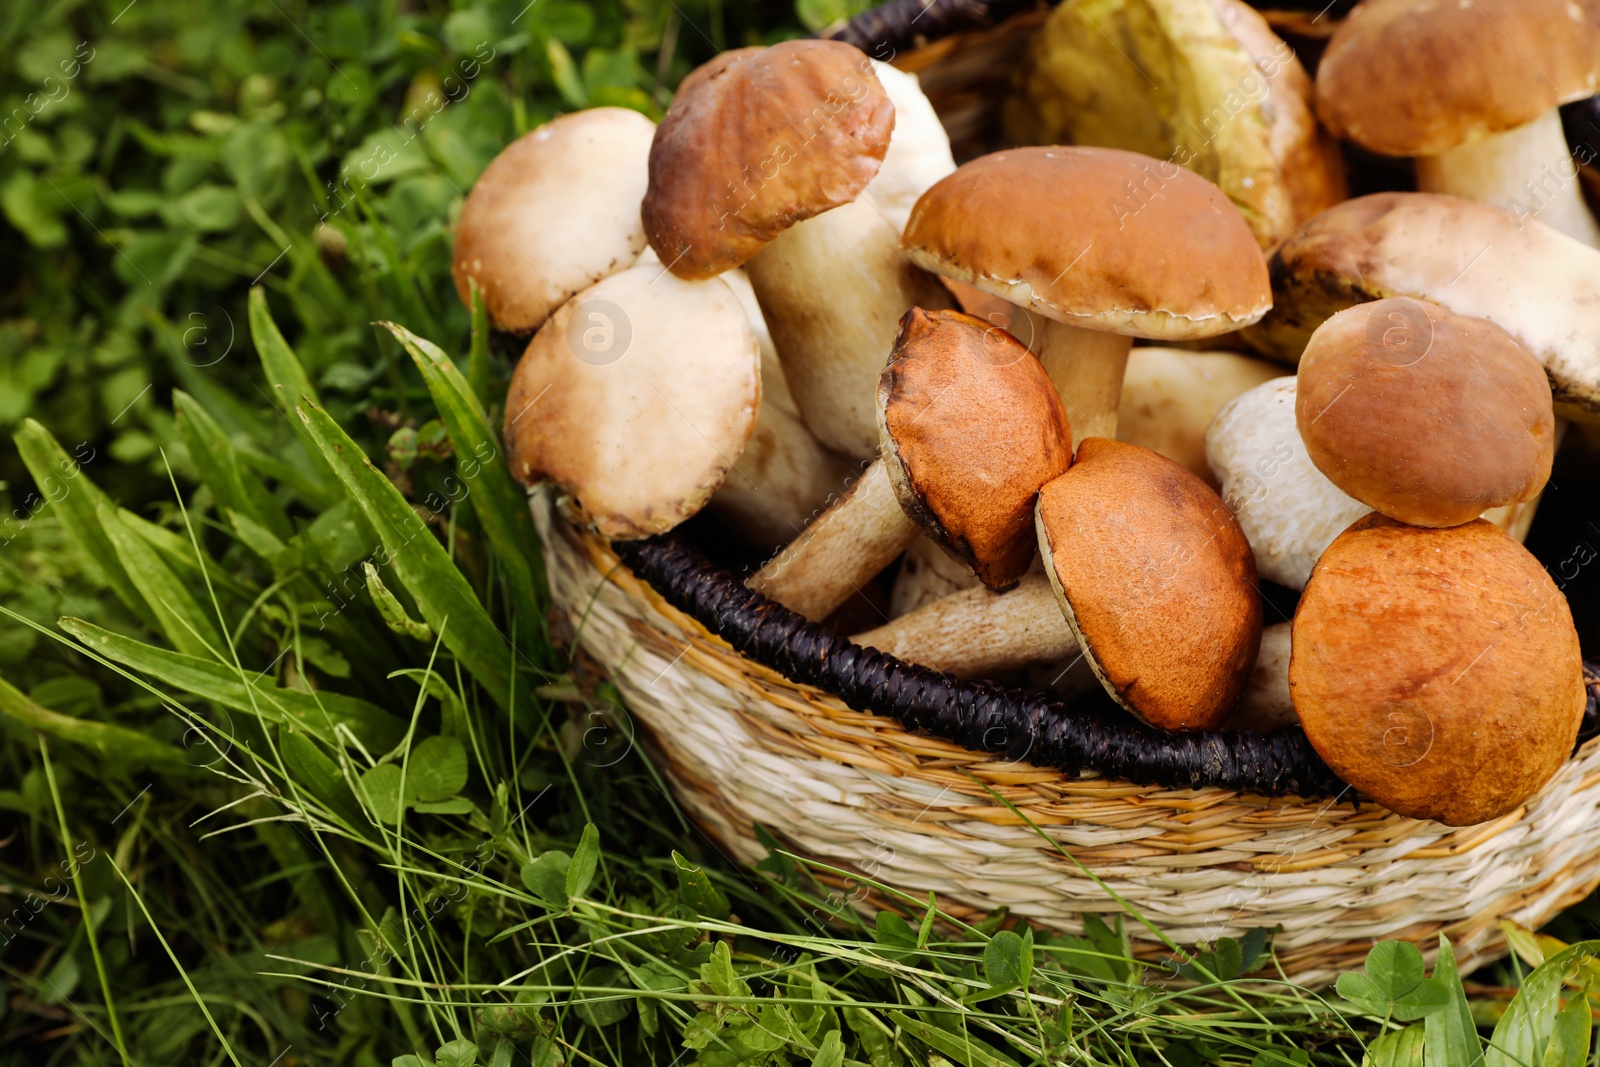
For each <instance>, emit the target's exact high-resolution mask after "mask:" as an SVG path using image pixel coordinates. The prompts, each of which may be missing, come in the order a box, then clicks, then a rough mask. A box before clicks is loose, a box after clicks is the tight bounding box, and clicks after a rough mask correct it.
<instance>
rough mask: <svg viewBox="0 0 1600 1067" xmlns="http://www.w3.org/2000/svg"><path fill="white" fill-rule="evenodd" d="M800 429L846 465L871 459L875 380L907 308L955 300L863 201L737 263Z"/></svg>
mask: <svg viewBox="0 0 1600 1067" xmlns="http://www.w3.org/2000/svg"><path fill="white" fill-rule="evenodd" d="M745 269H746V270H747V271H748V272H749V274H750V284H751V285H752V286H753V287H754V289H755V293H756V298H757V299H758V300H759V301H760V303H761V311H762V313H763V314H764V315H765V317H766V321H767V327H768V329H770V330H771V331H772V340H773V343H774V344H775V345H776V346H777V349H778V357H779V359H781V360H782V362H783V370H784V374H785V375H786V376H787V378H788V380H789V389H790V391H791V392H793V394H794V399H795V403H796V404H797V405H799V408H800V414H801V416H802V417H803V418H804V419H805V422H806V425H807V426H808V427H810V429H811V432H812V433H813V434H815V435H816V437H817V439H818V440H819V441H821V442H822V443H823V444H824V445H825V446H827V447H828V448H831V449H833V450H834V451H835V452H838V453H840V454H841V455H844V456H848V457H850V458H853V459H870V458H872V457H874V456H876V455H877V454H878V422H877V406H876V405H877V389H878V375H879V374H880V373H881V372H882V370H883V365H884V362H885V361H886V360H887V359H888V358H889V353H890V351H891V350H892V349H893V348H894V338H895V331H896V329H897V328H898V326H899V323H900V316H902V315H904V314H905V313H906V311H907V309H909V308H912V307H920V308H925V309H929V310H932V309H936V308H948V307H952V306H954V301H953V300H952V299H951V298H950V295H949V293H948V291H947V290H945V288H944V287H943V286H942V285H940V284H939V282H938V280H937V279H936V278H934V277H933V275H931V274H927V273H926V272H924V271H922V270H919V269H918V268H917V267H915V266H913V265H912V264H911V261H910V260H908V259H907V258H906V257H905V254H904V253H903V252H901V250H900V233H899V231H898V230H897V229H896V228H895V226H894V224H893V223H891V222H890V221H889V220H888V219H886V218H885V217H884V215H883V213H882V212H881V211H879V210H878V208H877V206H876V205H875V204H874V203H873V202H872V200H871V198H870V197H868V196H866V195H865V194H863V195H862V196H860V197H857V198H856V199H855V200H854V201H853V202H851V203H849V204H845V205H843V206H842V207H837V208H834V209H833V210H832V211H826V212H823V213H822V214H821V215H817V216H815V217H813V218H810V219H806V220H805V221H804V222H800V223H796V224H795V225H794V226H791V227H790V228H789V229H787V230H785V231H784V232H783V233H781V234H779V235H778V237H776V238H775V239H774V240H773V241H771V242H770V243H769V244H768V245H767V246H766V247H765V248H763V249H762V250H761V251H760V252H758V253H756V255H755V256H754V257H753V258H751V260H750V261H749V262H748V263H746V264H745Z"/></svg>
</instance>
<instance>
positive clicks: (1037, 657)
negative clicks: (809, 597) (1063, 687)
mask: <svg viewBox="0 0 1600 1067" xmlns="http://www.w3.org/2000/svg"><path fill="white" fill-rule="evenodd" d="M850 640H852V641H854V642H855V643H856V644H858V645H862V646H864V647H866V648H875V649H877V650H878V651H879V652H887V653H888V654H889V655H891V656H896V657H898V658H900V659H903V660H905V661H906V662H907V663H916V664H920V665H921V666H924V667H928V668H930V669H932V670H936V671H948V672H950V673H951V674H954V675H955V676H956V677H958V678H979V677H985V676H990V675H996V674H1006V673H1010V672H1011V671H1016V670H1021V669H1023V668H1026V667H1041V666H1045V665H1048V664H1051V663H1061V662H1064V661H1066V660H1069V659H1071V658H1072V657H1073V656H1075V655H1077V653H1078V639H1077V638H1075V637H1074V636H1073V635H1072V631H1071V630H1070V629H1068V628H1067V625H1066V622H1065V620H1063V619H1062V617H1061V606H1060V605H1059V604H1058V603H1057V602H1056V594H1055V591H1054V590H1052V589H1051V588H1050V579H1049V578H1048V577H1046V576H1045V574H1044V572H1043V571H1039V572H1037V573H1029V574H1026V575H1024V576H1023V577H1022V580H1021V581H1019V582H1018V583H1017V584H1016V585H1015V586H1014V587H1013V588H1011V589H1005V590H998V591H997V590H994V589H989V588H987V587H985V586H982V585H979V586H975V587H971V588H967V589H962V590H959V591H957V592H953V593H948V594H946V595H945V596H942V597H940V598H939V599H937V600H933V601H930V602H928V603H925V604H920V605H918V606H917V607H915V608H913V609H911V610H909V611H907V612H906V613H905V614H902V615H898V616H896V617H895V618H893V619H891V620H890V621H889V622H887V623H885V624H884V625H882V626H879V627H876V628H875V629H872V630H867V631H865V632H863V633H858V634H853V635H851V638H850Z"/></svg>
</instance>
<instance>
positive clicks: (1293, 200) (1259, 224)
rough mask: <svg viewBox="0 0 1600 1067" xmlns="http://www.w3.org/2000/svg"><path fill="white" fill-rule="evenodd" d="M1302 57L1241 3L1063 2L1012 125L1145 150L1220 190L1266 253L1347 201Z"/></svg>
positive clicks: (1035, 133) (1008, 114) (1026, 75)
mask: <svg viewBox="0 0 1600 1067" xmlns="http://www.w3.org/2000/svg"><path fill="white" fill-rule="evenodd" d="M1311 100H1312V84H1311V79H1310V78H1309V77H1308V76H1307V75H1306V72H1305V68H1304V67H1302V66H1301V65H1300V61H1299V59H1297V58H1296V57H1295V54H1294V50H1293V49H1292V48H1290V47H1289V45H1288V44H1286V43H1285V42H1284V41H1282V40H1281V39H1279V37H1278V36H1277V34H1275V33H1273V32H1272V28H1271V27H1270V26H1268V25H1267V23H1266V20H1265V19H1263V18H1262V17H1261V15H1260V14H1259V13H1257V12H1256V11H1255V10H1253V9H1252V8H1250V7H1249V6H1247V5H1246V4H1244V3H1242V2H1241V0H1102V2H1100V3H1095V4H1076V3H1071V4H1062V5H1060V6H1059V7H1057V8H1056V9H1055V10H1054V11H1053V12H1052V13H1051V15H1050V17H1049V19H1048V20H1046V22H1045V24H1044V26H1043V27H1041V28H1040V29H1039V31H1038V32H1037V33H1036V34H1034V36H1033V38H1032V40H1031V41H1030V43H1029V48H1028V56H1027V59H1026V61H1025V63H1024V67H1023V71H1022V75H1021V91H1020V94H1019V95H1018V97H1016V98H1014V99H1012V100H1010V101H1008V102H1007V107H1006V109H1005V118H1006V128H1007V131H1008V132H1009V133H1010V135H1011V138H1012V140H1013V141H1015V142H1016V143H1020V144H1080V145H1103V146H1105V147H1108V148H1124V149H1128V150H1129V151H1133V152H1142V153H1144V154H1145V155H1147V156H1154V157H1155V158H1157V159H1167V160H1171V161H1172V162H1174V163H1176V164H1178V165H1179V166H1183V167H1187V168H1188V169H1190V170H1192V171H1194V172H1195V173H1196V174H1198V175H1200V177H1202V178H1205V179H1206V180H1207V181H1211V182H1215V183H1216V185H1217V186H1218V188H1220V189H1221V190H1222V191H1223V192H1224V193H1225V194H1227V196H1228V198H1229V199H1230V200H1232V201H1233V202H1234V204H1235V205H1237V206H1238V208H1239V211H1240V213H1241V214H1243V215H1244V218H1245V221H1246V223H1248V224H1249V226H1250V229H1251V232H1253V233H1254V234H1255V235H1256V240H1257V241H1258V242H1259V243H1260V245H1261V247H1262V248H1271V247H1272V246H1274V245H1276V244H1277V243H1278V242H1279V241H1281V240H1283V239H1284V238H1286V237H1288V236H1290V235H1291V234H1293V233H1294V228H1295V226H1296V225H1298V224H1299V223H1301V222H1303V221H1305V220H1306V219H1308V218H1310V217H1311V216H1312V215H1315V214H1317V213H1318V212H1319V211H1322V210H1324V209H1326V208H1328V207H1330V206H1332V205H1333V204H1336V203H1338V202H1339V201H1340V200H1343V199H1344V198H1345V196H1346V195H1347V194H1346V190H1345V179H1344V165H1343V161H1342V160H1341V158H1340V155H1339V149H1338V145H1337V143H1336V142H1334V140H1333V139H1332V138H1330V137H1329V136H1328V135H1327V134H1326V133H1325V132H1324V131H1323V130H1322V129H1321V128H1320V126H1319V125H1318V123H1317V118H1316V115H1315V113H1314V112H1313V111H1312V106H1311Z"/></svg>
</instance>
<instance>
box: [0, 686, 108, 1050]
mask: <svg viewBox="0 0 1600 1067" xmlns="http://www.w3.org/2000/svg"><path fill="white" fill-rule="evenodd" d="M0 684H4V683H0ZM7 688H9V687H7ZM39 759H40V760H41V761H42V762H43V764H44V777H45V781H46V782H47V783H48V784H49V786H50V800H51V802H52V803H54V804H55V808H56V825H57V826H59V827H60V828H61V848H62V850H63V851H64V852H65V853H66V854H67V855H68V856H71V855H72V854H73V849H72V831H71V830H69V829H67V812H66V809H65V808H63V807H62V806H61V790H60V789H59V788H57V787H56V771H55V767H54V766H53V765H52V764H51V762H50V745H49V743H48V742H47V741H45V739H44V737H43V736H41V737H40V738H39ZM72 887H73V889H75V890H76V891H77V893H78V910H79V911H80V912H81V913H82V914H83V933H84V937H85V938H86V939H87V940H88V942H89V954H90V955H92V956H93V957H94V970H95V974H96V975H97V976H98V977H99V979H100V995H101V996H102V997H104V998H105V1002H106V1017H107V1018H108V1019H110V1021H111V1036H112V1038H113V1039H115V1041H116V1043H117V1054H118V1055H120V1056H121V1057H122V1063H123V1067H129V1060H128V1044H127V1042H126V1041H124V1040H123V1037H122V1021H121V1020H120V1019H118V1018H117V1003H116V1000H115V998H113V997H112V996H111V979H110V977H109V976H108V975H107V974H106V961H105V960H104V959H103V958H101V956H100V939H99V938H97V937H95V936H94V910H93V909H92V908H90V907H89V894H88V893H86V892H85V891H84V888H83V869H82V865H81V864H77V863H74V864H72Z"/></svg>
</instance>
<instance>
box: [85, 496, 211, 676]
mask: <svg viewBox="0 0 1600 1067" xmlns="http://www.w3.org/2000/svg"><path fill="white" fill-rule="evenodd" d="M95 516H96V518H97V519H98V520H99V523H100V528H101V529H102V530H104V531H105V533H106V537H107V538H108V539H109V540H110V541H111V547H112V549H113V550H114V551H115V552H116V554H117V559H118V560H120V561H121V563H122V566H123V569H124V570H126V571H127V573H128V577H129V578H130V579H131V580H132V582H133V584H134V587H135V588H137V589H138V590H139V593H140V595H141V596H143V597H144V599H145V603H147V604H149V605H150V608H151V610H152V611H154V612H155V615H156V624H157V626H158V627H159V628H160V630H161V632H162V633H163V634H165V635H166V637H167V640H168V641H170V642H172V645H173V647H174V648H177V649H178V650H179V651H181V652H186V653H188V654H189V655H191V656H213V655H215V651H214V650H216V649H219V648H221V647H222V635H221V634H219V633H218V632H217V628H216V626H215V624H214V623H213V621H212V618H211V616H210V615H209V614H208V613H207V612H205V611H203V610H202V609H201V607H200V602H199V601H197V600H195V598H194V597H193V595H191V594H190V592H189V590H188V589H187V588H186V587H185V586H184V584H183V583H182V582H180V581H178V577H177V575H175V574H173V573H172V568H170V567H168V566H167V564H166V561H164V560H163V559H162V558H161V556H160V555H159V554H158V553H157V552H156V550H155V549H154V548H152V547H151V546H150V544H149V542H147V541H145V539H144V538H142V537H140V536H139V535H138V534H137V533H135V532H134V531H133V530H132V529H131V528H130V527H129V526H128V525H127V524H126V523H124V522H123V521H122V517H121V516H120V515H119V514H118V512H117V510H116V509H115V508H113V507H112V506H111V504H110V502H109V501H101V502H100V503H99V505H98V506H97V507H96V508H95Z"/></svg>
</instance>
